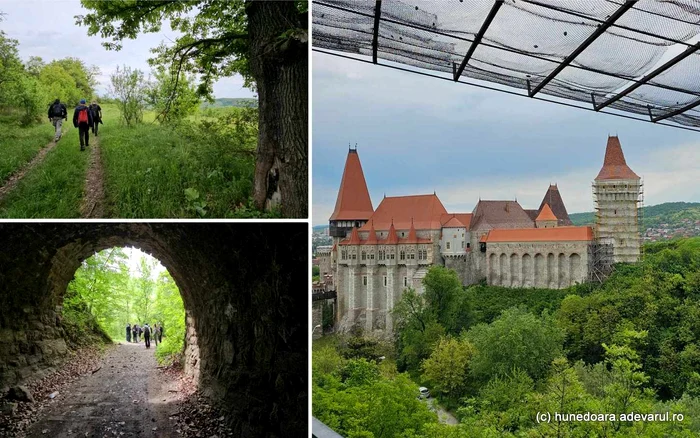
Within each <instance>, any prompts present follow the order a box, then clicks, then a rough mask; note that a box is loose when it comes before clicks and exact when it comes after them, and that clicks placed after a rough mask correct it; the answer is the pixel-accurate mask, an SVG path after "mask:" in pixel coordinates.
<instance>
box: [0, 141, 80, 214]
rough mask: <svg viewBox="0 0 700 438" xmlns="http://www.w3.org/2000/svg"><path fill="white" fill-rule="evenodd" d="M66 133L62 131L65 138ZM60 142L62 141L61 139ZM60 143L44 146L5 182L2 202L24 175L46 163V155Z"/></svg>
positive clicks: (1, 197)
mask: <svg viewBox="0 0 700 438" xmlns="http://www.w3.org/2000/svg"><path fill="white" fill-rule="evenodd" d="M65 133H66V130H65V129H63V130H62V131H61V136H63V135H64V134H65ZM58 141H61V140H60V139H59V140H58ZM57 143H58V142H56V141H53V140H52V141H51V142H50V143H49V144H47V145H46V146H44V147H43V148H41V149H40V150H39V152H37V154H36V155H35V156H34V158H32V159H31V161H29V163H27V164H25V165H24V166H22V167H21V168H20V169H19V170H17V171H16V172H15V173H13V174H12V175H10V177H9V178H8V179H7V181H5V184H3V185H2V186H0V201H2V200H3V198H4V197H5V196H6V195H7V194H8V193H10V192H11V191H12V190H13V189H14V188H15V187H17V184H19V182H20V181H21V180H22V178H24V175H26V174H27V172H29V171H30V170H32V169H33V168H35V167H36V166H37V165H38V164H39V163H41V162H42V161H44V158H46V154H48V153H49V152H50V151H51V149H53V148H54V147H56V144H57Z"/></svg>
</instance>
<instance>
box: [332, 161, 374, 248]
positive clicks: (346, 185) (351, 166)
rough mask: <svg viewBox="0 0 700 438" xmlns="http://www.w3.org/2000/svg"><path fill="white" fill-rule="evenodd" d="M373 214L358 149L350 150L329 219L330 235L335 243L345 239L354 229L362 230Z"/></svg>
mask: <svg viewBox="0 0 700 438" xmlns="http://www.w3.org/2000/svg"><path fill="white" fill-rule="evenodd" d="M372 213H374V209H373V208H372V200H371V199H370V197H369V191H368V190H367V183H366V182H365V174H364V173H363V172H362V165H361V164H360V157H359V156H358V155H357V148H355V149H350V150H349V151H348V157H347V159H346V160H345V170H343V178H342V180H341V181H340V189H339V190H338V199H337V200H336V201H335V210H333V214H332V215H331V217H330V219H329V225H330V227H329V233H330V235H331V237H333V240H334V242H335V243H337V242H339V241H340V240H342V239H344V238H345V237H346V236H347V234H348V233H349V232H350V231H351V230H352V229H353V227H354V228H360V227H361V226H363V225H364V224H365V223H367V220H369V218H370V216H372Z"/></svg>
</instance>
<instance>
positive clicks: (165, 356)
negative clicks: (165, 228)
mask: <svg viewBox="0 0 700 438" xmlns="http://www.w3.org/2000/svg"><path fill="white" fill-rule="evenodd" d="M128 323H129V324H131V325H134V324H139V325H140V326H143V324H145V323H148V324H149V326H151V327H153V326H154V325H155V324H156V323H160V324H162V326H163V329H164V330H163V335H164V336H163V343H162V344H158V346H157V348H156V356H157V357H158V358H159V359H160V360H162V361H171V360H177V359H178V357H179V354H180V353H181V352H182V348H183V344H184V339H185V310H184V307H183V303H182V297H181V296H180V291H179V290H178V288H177V286H176V285H175V282H174V281H173V279H172V277H171V276H170V274H169V273H168V271H167V270H165V269H164V268H163V266H162V265H161V264H160V262H159V261H158V260H156V259H154V258H153V257H150V256H148V255H146V254H143V253H141V252H139V251H136V250H134V249H129V250H125V249H123V248H111V249H108V250H104V251H101V252H99V253H97V254H95V255H93V256H92V257H90V258H88V259H87V260H85V261H84V262H83V264H82V266H81V267H80V268H79V269H78V270H77V271H76V273H75V278H74V279H73V280H72V281H71V282H70V284H69V285H68V290H67V291H66V295H65V297H64V303H63V324H64V326H65V327H66V332H67V333H68V334H69V335H70V334H72V335H74V337H75V338H80V337H82V336H84V334H85V333H86V332H89V331H99V332H100V333H104V334H106V335H107V336H108V338H109V339H111V340H112V341H114V342H117V341H119V342H125V341H126V339H125V335H126V325H127V324H128ZM103 338H104V336H103ZM88 339H91V337H88ZM77 343H78V344H80V342H79V341H78V342H77Z"/></svg>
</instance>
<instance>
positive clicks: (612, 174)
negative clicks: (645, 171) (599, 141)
mask: <svg viewBox="0 0 700 438" xmlns="http://www.w3.org/2000/svg"><path fill="white" fill-rule="evenodd" d="M595 179H596V180H603V179H639V176H638V175H637V174H636V173H634V172H633V171H632V169H630V168H629V166H627V161H625V154H624V153H623V152H622V145H621V144H620V139H619V138H618V137H617V136H614V137H608V144H607V146H606V147H605V160H604V161H603V167H602V168H601V169H600V172H598V176H596V178H595Z"/></svg>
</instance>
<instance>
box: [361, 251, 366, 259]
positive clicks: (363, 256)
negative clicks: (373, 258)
mask: <svg viewBox="0 0 700 438" xmlns="http://www.w3.org/2000/svg"><path fill="white" fill-rule="evenodd" d="M362 260H367V253H366V252H364V251H362Z"/></svg>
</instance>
